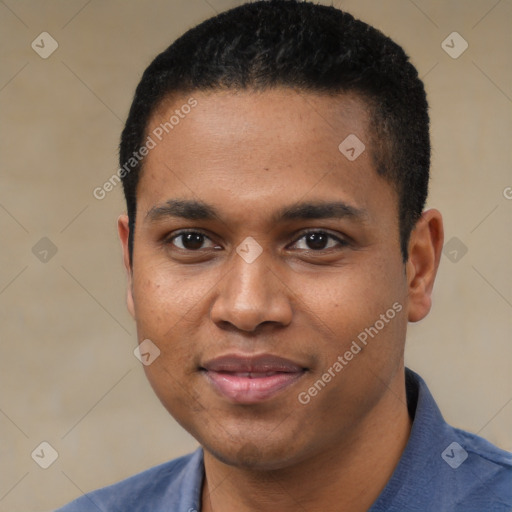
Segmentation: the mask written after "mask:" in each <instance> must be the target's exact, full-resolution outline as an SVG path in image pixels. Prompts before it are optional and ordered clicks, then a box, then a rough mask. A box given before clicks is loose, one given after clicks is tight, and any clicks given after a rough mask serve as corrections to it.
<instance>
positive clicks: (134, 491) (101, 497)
mask: <svg viewBox="0 0 512 512" xmlns="http://www.w3.org/2000/svg"><path fill="white" fill-rule="evenodd" d="M202 460H203V458H202V450H201V449H198V450H197V451H195V452H194V453H192V454H189V455H185V456H184V457H180V458H178V459H174V460H172V461H170V462H166V463H164V464H160V465H159V466H155V467H153V468H150V469H148V470H146V471H143V472H142V473H138V474H137V475H134V476H131V477H130V478H127V479H125V480H122V481H120V482H118V483H116V484H114V485H110V486H108V487H104V488H102V489H99V490H96V491H93V492H90V493H87V494H84V495H83V496H81V497H80V498H78V499H76V500H75V501H73V502H71V503H69V504H68V505H66V506H64V507H62V508H60V509H58V510H57V511H56V512H86V511H90V510H96V509H98V510H101V511H102V512H103V511H104V512H108V511H111V510H112V511H118V510H130V512H139V511H141V512H142V510H152V511H153V512H158V511H160V510H169V508H168V507H169V506H170V505H176V506H178V505H180V506H182V505H186V506H187V508H185V509H184V510H188V509H189V508H191V509H193V508H194V505H195V502H196V500H197V498H198V496H199V490H200V486H201V483H202V478H203V464H202ZM164 507H165V508H164Z"/></svg>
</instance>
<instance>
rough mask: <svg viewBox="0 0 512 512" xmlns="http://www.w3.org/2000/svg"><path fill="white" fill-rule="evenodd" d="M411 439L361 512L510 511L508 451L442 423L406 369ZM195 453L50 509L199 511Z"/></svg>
mask: <svg viewBox="0 0 512 512" xmlns="http://www.w3.org/2000/svg"><path fill="white" fill-rule="evenodd" d="M406 385H407V401H408V407H409V413H410V415H411V416H412V417H413V418H414V421H413V425H412V429H411V435H410V437H409V441H408V443H407V446H406V448H405V450H404V452H403V454H402V457H401V458H400V461H399V463H398V465H397V467H396V469H395V471H394V473H393V475H392V476H391V478H390V480H389V481H388V483H387V485H386V487H385V488H384V490H383V491H382V493H381V494H380V496H379V497H378V498H377V500H376V501H375V503H374V504H373V505H372V507H371V508H370V510H369V512H429V511H432V512H510V511H511V510H512V454H509V453H508V452H505V451H503V450H500V449H499V448H497V447H495V446H494V445H492V444H491V443H489V442H488V441H486V440H485V439H482V438H481V437H478V436H476V435H474V434H470V433H469V432H465V431H463V430H459V429H456V428H453V427H451V426H450V425H448V424H447V423H446V422H445V421H444V419H443V417H442V415H441V412H440V411H439V408H438V407H437V405H436V403H435V401H434V398H433V397H432V395H431V394H430V391H429V390H428V388H427V385H426V384H425V382H424V381H423V379H421V377H419V376H418V375H417V374H415V373H414V372H412V371H410V370H407V371H406ZM203 478H204V466H203V451H202V449H201V448H200V449H198V450H197V451H195V452H194V453H192V454H190V455H187V456H185V457H181V458H179V459H175V460H173V461H170V462H167V463H165V464H162V465H160V466H156V467H154V468H151V469H148V470H147V471H144V472H143V473H140V474H138V475H135V476H132V477H131V478H128V479H126V480H123V481H122V482H119V483H117V484H115V485H112V486H110V487H106V488H104V489H100V490H98V491H94V492H91V493H88V494H86V495H84V496H82V497H80V498H78V499H77V500H76V501H73V502H72V503H70V504H69V505H67V506H65V507H63V508H61V509H59V510H58V511H57V512H93V511H100V512H199V511H200V510H201V505H200V501H201V488H202V482H203Z"/></svg>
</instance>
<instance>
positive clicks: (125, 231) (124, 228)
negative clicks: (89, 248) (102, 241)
mask: <svg viewBox="0 0 512 512" xmlns="http://www.w3.org/2000/svg"><path fill="white" fill-rule="evenodd" d="M117 231H118V233H119V240H120V241H121V248H122V250H123V262H124V267H125V269H126V273H127V278H128V283H127V290H126V304H127V306H128V311H129V312H130V314H131V315H132V316H133V317H134V318H135V306H134V302H133V292H132V285H133V279H132V277H133V275H132V266H131V262H130V250H129V246H128V238H129V234H130V227H129V221H128V215H120V216H119V218H118V219H117Z"/></svg>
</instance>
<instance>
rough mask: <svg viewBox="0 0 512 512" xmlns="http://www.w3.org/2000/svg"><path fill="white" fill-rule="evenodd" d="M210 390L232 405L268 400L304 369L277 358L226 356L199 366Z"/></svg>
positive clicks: (303, 371) (301, 374) (296, 377)
mask: <svg viewBox="0 0 512 512" xmlns="http://www.w3.org/2000/svg"><path fill="white" fill-rule="evenodd" d="M200 369H201V371H202V372H203V373H204V375H205V377H206V378H207V379H208V381H209V383H210V384H211V385H212V387H213V388H214V390H215V391H216V392H217V393H219V394H220V395H221V396H223V397H225V398H227V399H229V400H230V401H233V402H236V403H245V404H251V403H257V402H261V401H264V400H268V399H270V398H272V397H273V396H275V395H276V394H278V393H279V392H281V391H283V390H284V389H285V388H287V387H289V386H291V385H292V384H294V383H295V382H296V381H297V380H299V379H300V378H301V377H302V376H303V375H304V373H305V372H306V369H305V368H303V367H302V366H301V365H299V364H297V363H295V362H293V361H290V360H288V359H284V358H281V357H277V356H273V355H268V354H263V355H259V356H240V355H232V354H230V355H226V356H222V357H218V358H216V359H212V360H211V361H208V362H206V363H205V364H204V365H203V366H201V368H200Z"/></svg>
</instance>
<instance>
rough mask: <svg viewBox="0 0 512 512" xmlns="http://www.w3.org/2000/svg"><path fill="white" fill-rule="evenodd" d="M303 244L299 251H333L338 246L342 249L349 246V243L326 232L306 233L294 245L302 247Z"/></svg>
mask: <svg viewBox="0 0 512 512" xmlns="http://www.w3.org/2000/svg"><path fill="white" fill-rule="evenodd" d="M301 242H302V247H298V248H299V249H305V250H312V251H321V250H324V249H332V248H333V247H336V246H340V247H342V246H345V245H347V242H345V241H344V240H341V239H339V238H337V237H335V236H333V235H330V234H329V233H326V232H325V231H310V232H309V233H305V234H304V235H302V236H301V237H300V238H299V239H298V240H297V241H296V242H295V243H294V245H300V244H301ZM304 245H305V247H304Z"/></svg>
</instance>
